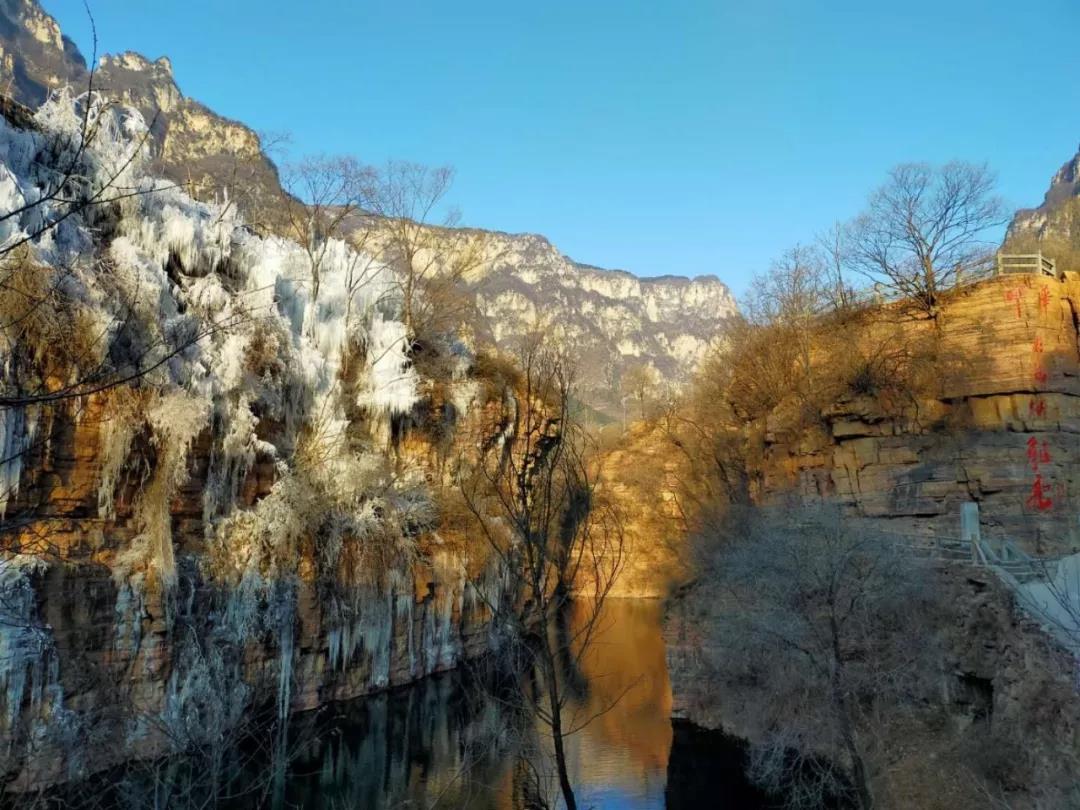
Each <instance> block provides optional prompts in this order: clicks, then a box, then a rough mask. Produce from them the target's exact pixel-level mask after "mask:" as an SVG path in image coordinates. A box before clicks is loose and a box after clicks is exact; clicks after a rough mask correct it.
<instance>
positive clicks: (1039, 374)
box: [1031, 337, 1050, 385]
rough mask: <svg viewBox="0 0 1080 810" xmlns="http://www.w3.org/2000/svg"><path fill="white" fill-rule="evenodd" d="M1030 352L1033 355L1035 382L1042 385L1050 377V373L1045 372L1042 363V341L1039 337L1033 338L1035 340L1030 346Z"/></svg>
mask: <svg viewBox="0 0 1080 810" xmlns="http://www.w3.org/2000/svg"><path fill="white" fill-rule="evenodd" d="M1031 352H1032V354H1034V355H1035V374H1034V378H1035V382H1037V383H1038V384H1039V385H1044V384H1045V383H1046V381H1047V380H1048V379H1050V375H1049V374H1047V373H1046V366H1045V365H1044V363H1043V342H1042V338H1041V337H1036V338H1035V342H1034V343H1033V344H1032V346H1031Z"/></svg>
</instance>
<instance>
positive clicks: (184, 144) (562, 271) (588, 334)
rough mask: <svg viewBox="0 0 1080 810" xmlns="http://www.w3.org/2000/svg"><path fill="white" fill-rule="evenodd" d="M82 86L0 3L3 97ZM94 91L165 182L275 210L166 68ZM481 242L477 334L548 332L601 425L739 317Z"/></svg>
mask: <svg viewBox="0 0 1080 810" xmlns="http://www.w3.org/2000/svg"><path fill="white" fill-rule="evenodd" d="M89 80H90V76H89V71H88V68H87V64H86V60H85V58H84V57H83V55H82V54H81V53H80V51H79V49H78V48H77V47H76V45H75V44H74V43H73V42H72V41H71V40H70V39H68V38H67V37H66V36H64V34H63V33H62V32H61V30H60V26H59V24H58V23H57V22H56V20H55V19H53V18H52V17H51V16H49V15H48V14H47V13H46V12H45V11H44V10H43V9H42V8H41V6H40V5H39V4H38V3H37V2H36V0H0V92H3V93H4V94H6V95H8V96H10V97H12V98H14V99H15V100H16V101H18V102H20V103H22V104H25V105H27V106H30V107H35V106H37V105H38V104H40V103H41V102H42V101H43V100H44V99H45V98H46V97H47V96H48V94H49V92H51V91H53V90H55V89H57V88H59V87H62V86H64V85H69V86H71V87H72V88H74V89H75V90H77V91H82V90H85V89H86V87H87V84H88V81H89ZM93 86H94V88H95V89H97V90H100V91H101V92H103V93H104V94H106V95H108V96H110V97H112V98H115V99H116V100H118V101H121V102H123V103H125V104H128V105H131V106H133V107H135V108H137V109H138V110H139V111H140V112H141V113H142V114H143V116H144V117H145V118H146V120H147V122H153V123H152V133H153V136H154V137H153V143H152V145H151V148H152V151H153V155H154V161H155V164H154V169H155V171H156V172H158V173H159V174H161V175H162V176H164V177H166V178H169V179H171V180H174V181H176V182H184V183H197V184H200V185H202V186H203V187H209V188H211V189H223V188H228V189H229V191H230V193H231V194H233V195H234V196H237V195H239V199H238V200H237V202H238V204H239V205H240V206H241V209H242V210H244V211H245V212H246V213H248V215H249V216H252V217H254V216H255V215H256V212H258V211H259V210H260V209H262V210H265V208H266V207H267V206H272V205H274V204H275V203H276V202H278V201H280V200H281V198H282V195H283V194H284V192H283V191H282V190H281V186H280V183H279V179H278V173H277V169H276V167H275V165H274V163H273V161H272V160H270V158H269V157H267V155H266V154H265V152H264V151H263V148H262V144H261V143H260V140H259V137H258V135H257V134H256V133H255V132H254V131H253V130H252V129H250V128H249V127H247V126H245V125H244V124H242V123H238V122H236V121H232V120H230V119H228V118H225V117H222V116H220V115H218V114H216V113H215V112H213V111H212V110H210V109H209V108H207V107H206V106H204V105H202V104H200V103H199V102H197V101H194V100H192V99H189V98H187V97H185V96H184V94H183V93H182V92H181V91H180V88H179V87H178V86H177V84H176V82H175V80H174V78H173V74H172V65H171V63H170V61H169V60H168V58H165V57H162V58H159V59H157V60H155V61H151V60H149V59H147V58H145V57H143V56H141V55H139V54H137V53H132V52H126V53H122V54H119V55H115V56H105V57H103V58H102V59H101V60H100V62H99V65H98V68H97V70H96V71H95V72H94V76H93ZM485 242H486V243H487V246H488V247H487V249H486V250H485V254H486V255H488V256H489V257H490V260H489V261H487V262H486V263H485V264H484V265H483V266H481V267H480V268H479V269H478V270H477V271H476V272H475V273H473V274H471V275H470V287H471V290H472V292H473V293H474V294H475V297H476V301H477V304H478V310H479V312H480V313H482V315H483V316H485V317H486V318H487V319H488V323H487V324H484V325H482V326H483V327H486V328H482V329H481V330H480V332H481V333H483V334H486V335H488V336H489V337H490V338H491V339H493V340H494V341H495V343H496V344H497V345H498V346H500V347H502V348H507V347H509V346H510V345H511V344H512V343H513V342H514V341H515V340H516V339H517V337H518V336H520V335H521V334H523V333H524V332H525V331H527V330H528V329H530V328H533V327H535V326H537V325H544V324H547V325H548V328H550V329H552V330H553V331H556V332H558V333H560V334H561V335H562V336H564V337H565V338H566V339H567V340H568V341H569V342H570V344H571V345H573V346H574V347H575V349H576V350H577V351H578V352H579V353H580V357H581V364H582V368H581V378H582V394H583V399H584V400H585V403H586V404H587V405H589V406H591V407H592V408H595V409H596V410H597V411H599V412H600V413H601V414H605V415H606V416H607V417H609V418H613V417H616V416H618V415H620V414H621V413H622V410H623V404H624V403H623V402H622V395H621V393H620V384H619V383H620V379H621V378H622V376H623V374H625V373H626V371H627V370H629V369H631V368H633V367H635V366H641V365H648V366H651V367H653V368H654V369H655V370H656V371H657V372H658V376H659V378H660V379H661V380H664V381H667V382H669V383H673V384H676V385H678V384H680V383H681V382H683V381H685V379H686V378H687V376H688V374H689V373H690V371H691V370H692V369H693V367H694V365H695V364H696V362H697V361H698V359H699V358H700V357H701V356H702V354H703V353H704V352H705V350H706V349H707V347H708V345H709V344H710V343H711V342H712V341H713V340H714V339H715V338H716V336H717V334H718V332H719V330H720V328H721V327H722V325H723V323H724V321H725V319H727V318H728V317H730V316H731V315H732V314H734V313H735V311H736V307H735V301H734V298H733V297H732V295H731V293H730V291H729V290H728V288H727V287H726V286H725V285H724V284H723V283H721V282H720V280H719V279H718V278H716V277H715V276H711V275H703V276H698V277H696V278H693V279H690V278H686V277H682V276H662V277H658V278H638V277H636V276H634V275H631V274H630V273H627V272H623V271H619V270H605V269H601V268H597V267H590V266H587V265H583V264H579V263H577V262H574V261H573V260H571V259H570V258H568V257H566V256H564V255H563V254H561V253H560V252H559V251H558V250H557V249H556V248H555V247H554V246H553V245H552V244H551V243H550V242H548V241H547V239H545V238H544V237H542V236H536V235H532V234H504V233H496V232H491V233H488V234H487V237H486V239H485Z"/></svg>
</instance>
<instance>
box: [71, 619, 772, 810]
mask: <svg viewBox="0 0 1080 810" xmlns="http://www.w3.org/2000/svg"><path fill="white" fill-rule="evenodd" d="M583 612H584V610H583V609H579V610H576V611H571V612H570V614H569V617H568V622H567V624H566V625H565V626H563V627H562V628H559V627H555V628H552V632H567V633H568V634H569V637H570V638H573V637H574V629H575V627H578V626H579V625H580V621H581V616H582V614H583ZM661 614H662V606H661V605H660V604H659V603H658V602H646V601H637V600H621V599H616V600H611V601H609V602H608V604H607V605H606V606H605V611H604V615H603V617H602V620H601V630H600V632H599V633H598V634H597V636H596V637H595V639H594V642H593V646H592V647H591V648H590V649H589V650H588V651H587V652H586V654H585V655H584V656H583V657H582V658H581V666H580V669H579V670H578V671H576V672H567V673H565V675H564V677H565V681H564V684H567V685H568V684H571V683H572V684H573V689H572V690H571V693H572V694H573V695H574V699H573V700H572V701H571V703H570V704H569V706H568V707H567V709H566V711H567V719H568V721H569V725H581V722H582V721H584V720H585V719H586V718H588V719H589V721H588V722H587V723H586V724H585V725H584V727H583V728H582V729H581V730H580V731H579V732H578V733H575V734H572V735H570V736H569V737H568V738H567V740H566V747H567V755H568V767H569V770H570V774H571V779H572V782H573V784H574V790H575V793H576V794H577V798H578V802H579V805H580V806H581V807H593V808H619V810H659V808H663V807H665V788H666V800H667V803H668V806H671V807H698V806H705V807H709V806H720V807H723V806H730V807H739V808H755V807H764V806H765V805H764V804H762V803H760V802H759V801H758V800H757V798H756V797H757V794H756V793H755V792H753V791H752V790H750V789H749V788H748V787H747V785H746V783H745V779H744V778H742V776H741V774H742V766H743V761H744V757H743V753H742V751H741V749H739V747H738V745H736V744H734V743H732V742H731V741H730V740H722V741H721V742H722V744H717V743H716V740H717V738H715V737H709V736H707V735H706V736H698V735H696V732H694V731H693V730H692V729H689V730H688V729H687V728H686V727H684V726H679V727H678V728H677V729H676V734H675V745H674V747H673V746H672V724H671V721H670V719H669V718H670V714H671V693H670V687H669V683H668V675H667V666H666V661H665V656H664V645H663V638H662V635H661V628H660V622H661V618H662V615H661ZM482 684H483V685H482ZM498 694H499V693H498V691H497V690H495V689H493V688H492V687H491V683H490V681H489V676H488V674H487V673H484V672H481V671H477V670H472V669H465V670H463V671H460V672H451V673H446V674H444V675H439V676H435V677H431V678H427V679H424V680H422V681H419V682H418V683H416V684H413V685H412V686H408V687H404V688H401V689H397V690H394V691H391V692H386V693H383V694H381V695H375V696H371V697H367V698H361V699H358V700H355V701H351V702H349V703H341V704H336V705H332V706H330V707H328V708H326V709H324V710H321V711H319V712H313V713H311V714H308V715H303V716H301V717H299V718H297V719H296V721H295V722H294V723H293V724H292V725H291V727H290V729H289V733H288V737H287V740H288V742H287V748H288V751H289V754H290V762H289V764H288V769H287V772H285V773H284V774H282V773H281V772H280V771H275V769H274V762H273V757H272V756H271V752H272V751H277V750H278V749H277V748H276V747H275V746H274V745H267V744H266V741H265V740H261V739H260V740H254V741H249V742H247V743H244V744H243V745H242V746H241V747H239V748H237V749H235V750H233V749H230V750H229V751H227V752H224V755H223V759H222V764H223V772H222V774H221V776H222V778H223V780H224V782H225V784H224V785H223V786H222V790H221V791H216V795H217V796H218V799H219V801H218V805H217V806H228V807H230V808H231V807H236V808H256V807H258V808H262V807H273V808H291V807H304V808H308V810H339V808H340V810H345V808H349V809H350V810H351V809H352V808H364V810H384V809H388V808H400V809H401V810H405V808H425V810H435V808H441V809H443V810H451V808H453V809H454V810H457V808H461V810H533V809H534V808H541V807H544V806H551V807H556V806H557V805H556V803H555V802H554V801H553V799H554V798H555V796H556V793H557V791H556V790H554V789H553V790H551V791H546V790H545V788H544V778H543V777H544V774H543V773H541V774H540V777H541V778H540V779H539V780H538V779H537V775H538V774H537V771H538V770H539V771H543V770H544V769H545V768H549V767H550V762H548V761H545V759H544V758H543V757H542V756H538V755H537V754H536V753H535V752H536V751H537V750H540V751H543V750H545V749H546V748H548V747H549V746H550V740H549V739H548V738H547V737H546V736H545V735H546V733H547V731H548V730H547V729H546V728H545V727H540V726H536V725H533V718H532V717H531V716H529V715H525V716H522V715H521V714H519V713H517V712H516V710H515V709H514V707H513V702H512V701H505V700H501V699H500V698H499V697H497V695H498ZM268 733H269V732H268ZM246 749H250V750H246ZM669 755H670V756H669ZM669 759H670V763H669ZM209 776H210V774H208V773H207V764H206V762H204V761H202V760H199V761H196V760H190V761H185V760H169V761H164V762H161V763H147V764H146V765H145V766H144V767H139V768H135V769H133V770H131V771H129V772H127V773H119V774H112V775H110V776H109V777H108V778H107V779H103V780H102V781H101V782H99V783H98V785H97V786H96V787H95V789H94V790H85V787H84V788H81V789H80V790H79V791H77V793H79V794H81V795H82V798H83V801H82V802H80V801H77V800H76V801H68V802H67V804H66V805H65V806H70V807H79V806H84V805H85V806H89V803H88V802H87V801H86V797H88V796H94V797H95V798H97V799H99V800H100V799H101V798H102V795H103V793H102V790H103V791H104V792H105V793H107V794H108V796H109V801H105V802H104V803H101V802H100V801H98V802H96V803H94V804H93V806H95V807H103V806H105V807H112V806H117V807H125V808H126V807H130V808H143V807H146V808H149V807H154V806H160V804H161V803H160V801H159V797H160V795H161V791H162V788H163V787H165V786H167V787H168V790H169V799H168V801H167V805H168V806H169V807H170V808H174V807H175V808H181V809H182V810H186V808H194V807H202V806H213V802H210V803H209V804H207V803H206V802H205V801H204V800H205V799H206V797H207V795H208V793H207V790H208V787H209V786H208V785H207V784H205V783H206V781H207V778H208V777H209ZM538 782H539V784H540V790H541V792H546V794H547V795H544V796H538V795H537V784H538ZM184 783H190V784H191V785H192V787H191V788H190V789H187V790H184V789H182V788H183V784H184ZM551 786H552V787H553V788H554V783H552V785H551ZM72 787H73V788H75V787H77V786H72ZM98 788H100V789H101V790H99V789H98ZM113 797H115V799H116V801H115V802H113V801H111V800H112V798H113ZM72 798H74V795H73V797H72ZM545 800H546V801H545Z"/></svg>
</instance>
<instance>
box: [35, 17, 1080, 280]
mask: <svg viewBox="0 0 1080 810" xmlns="http://www.w3.org/2000/svg"><path fill="white" fill-rule="evenodd" d="M90 2H91V6H92V9H93V12H94V15H95V18H96V20H97V27H98V32H99V37H100V50H102V51H104V52H115V51H119V50H137V51H140V52H142V53H144V54H145V55H147V56H149V57H151V58H155V57H157V56H160V55H168V56H169V57H170V58H171V59H172V61H173V67H174V72H175V75H176V78H177V81H178V83H179V85H180V88H181V90H182V91H183V92H184V93H185V94H186V95H188V96H191V97H193V98H196V99H199V100H201V101H203V102H204V103H206V104H208V105H209V106H210V107H212V108H213V109H215V110H216V111H218V112H219V113H221V114H224V115H227V116H230V117H232V118H236V119H239V120H241V121H244V122H245V123H247V124H249V125H250V126H252V127H254V128H255V129H257V130H261V131H280V130H288V131H291V132H292V134H293V143H294V149H295V150H296V151H299V152H327V153H352V154H355V155H357V156H358V157H360V158H361V159H364V160H367V161H369V162H375V163H377V162H381V161H383V160H385V159H387V158H404V159H410V160H416V161H421V162H425V163H431V164H444V163H447V164H452V165H453V166H455V167H456V169H457V172H458V179H457V183H456V185H455V188H454V191H453V201H454V202H455V204H456V205H458V206H459V207H460V209H461V210H462V213H463V215H464V220H465V222H466V223H467V224H469V225H475V226H478V227H484V228H494V229H499V230H506V231H530V232H536V233H542V234H544V235H546V236H548V237H549V238H550V239H551V240H552V241H553V242H554V243H555V244H556V245H557V246H558V247H559V248H561V249H562V250H563V252H565V253H567V254H569V255H570V256H572V257H573V258H575V259H577V260H579V261H584V262H588V263H591V264H597V265H601V266H605V267H621V268H624V269H627V270H630V271H632V272H635V273H638V274H640V275H658V274H663V273H679V274H687V275H696V274H700V273H715V274H717V275H718V276H720V278H722V279H723V280H725V281H727V282H728V283H729V284H731V286H732V287H733V288H734V289H735V290H736V292H740V291H741V290H742V289H743V288H744V286H745V282H746V279H747V278H748V277H749V275H750V274H752V273H753V272H757V271H760V270H763V269H764V268H765V267H767V265H768V262H769V259H770V258H771V257H772V256H775V255H776V254H778V253H779V252H781V251H782V250H784V249H785V248H787V247H789V246H790V245H792V244H795V243H797V242H800V241H803V242H805V241H807V240H809V239H810V238H811V237H812V235H813V234H814V233H815V232H816V231H818V230H819V229H821V228H823V227H825V226H827V225H828V224H829V223H831V222H832V221H834V220H836V219H841V218H847V217H848V216H850V215H852V214H854V213H856V212H857V209H858V208H859V207H860V205H861V202H862V200H863V199H864V198H865V195H866V193H867V192H868V191H869V190H870V189H871V188H873V187H874V186H875V185H876V184H877V183H878V182H879V181H880V180H881V179H882V178H883V176H884V174H885V172H886V171H887V170H888V168H889V167H890V166H892V165H893V164H895V163H898V162H901V161H908V160H929V161H944V160H949V159H952V158H963V159H969V160H976V161H982V160H985V161H988V162H989V163H990V164H991V165H992V166H993V167H994V168H995V169H996V170H997V171H998V173H999V177H1000V181H1001V192H1002V193H1003V195H1004V196H1005V198H1006V199H1007V201H1008V202H1009V203H1010V204H1011V205H1014V206H1028V205H1033V204H1037V203H1038V202H1040V201H1041V199H1042V194H1043V192H1044V191H1045V188H1046V185H1047V182H1048V180H1049V178H1050V176H1051V174H1052V173H1053V172H1054V171H1055V170H1056V169H1057V168H1058V166H1060V165H1061V164H1062V163H1063V162H1064V161H1065V160H1066V159H1068V158H1069V157H1070V156H1071V155H1072V154H1073V153H1074V152H1075V150H1076V148H1077V143H1078V141H1080V120H1078V119H1080V103H1078V102H1080V48H1077V47H1076V41H1077V38H1078V36H1080V3H1078V2H1077V1H1076V0H1025V2H1016V0H1007V1H1006V0H904V1H903V2H885V1H884V0H821V1H820V2H818V0H713V2H682V1H681V0H674V1H673V2H655V1H654V2H650V3H638V2H634V1H633V0H616V1H614V2H608V1H607V0H605V1H604V2H589V0H543V1H542V2H530V3H524V2H515V1H511V2H507V1H506V0H501V1H500V2H469V1H468V0H460V1H454V0H442V1H440V2H434V0H432V2H426V3H420V2H415V1H414V0H396V2H392V1H390V0H387V1H385V2H361V1H359V0H352V1H351V2H347V1H346V0H306V2H286V1H285V0H259V1H258V2H255V0H153V1H152V2H132V0H90ZM44 5H45V6H46V8H47V9H48V10H49V11H50V12H51V13H52V14H54V15H55V16H56V17H57V18H58V19H59V20H60V24H61V27H62V28H63V29H64V31H65V32H66V33H68V34H69V35H70V36H72V37H73V38H74V39H75V41H76V42H77V43H78V44H79V46H80V48H82V49H83V50H84V51H87V52H88V51H89V34H88V30H89V29H88V25H87V23H86V18H85V13H84V11H83V9H82V2H81V0H45V2H44ZM87 55H89V54H87Z"/></svg>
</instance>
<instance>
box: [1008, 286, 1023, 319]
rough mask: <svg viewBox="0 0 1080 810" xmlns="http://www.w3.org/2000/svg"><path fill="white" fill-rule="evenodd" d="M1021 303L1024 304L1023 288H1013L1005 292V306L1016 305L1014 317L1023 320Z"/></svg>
mask: <svg viewBox="0 0 1080 810" xmlns="http://www.w3.org/2000/svg"><path fill="white" fill-rule="evenodd" d="M1023 302H1024V288H1023V287H1013V288H1012V289H1011V290H1006V291H1005V303H1007V304H1012V303H1015V304H1016V317H1017V318H1023V317H1024V310H1023V307H1022V304H1023Z"/></svg>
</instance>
